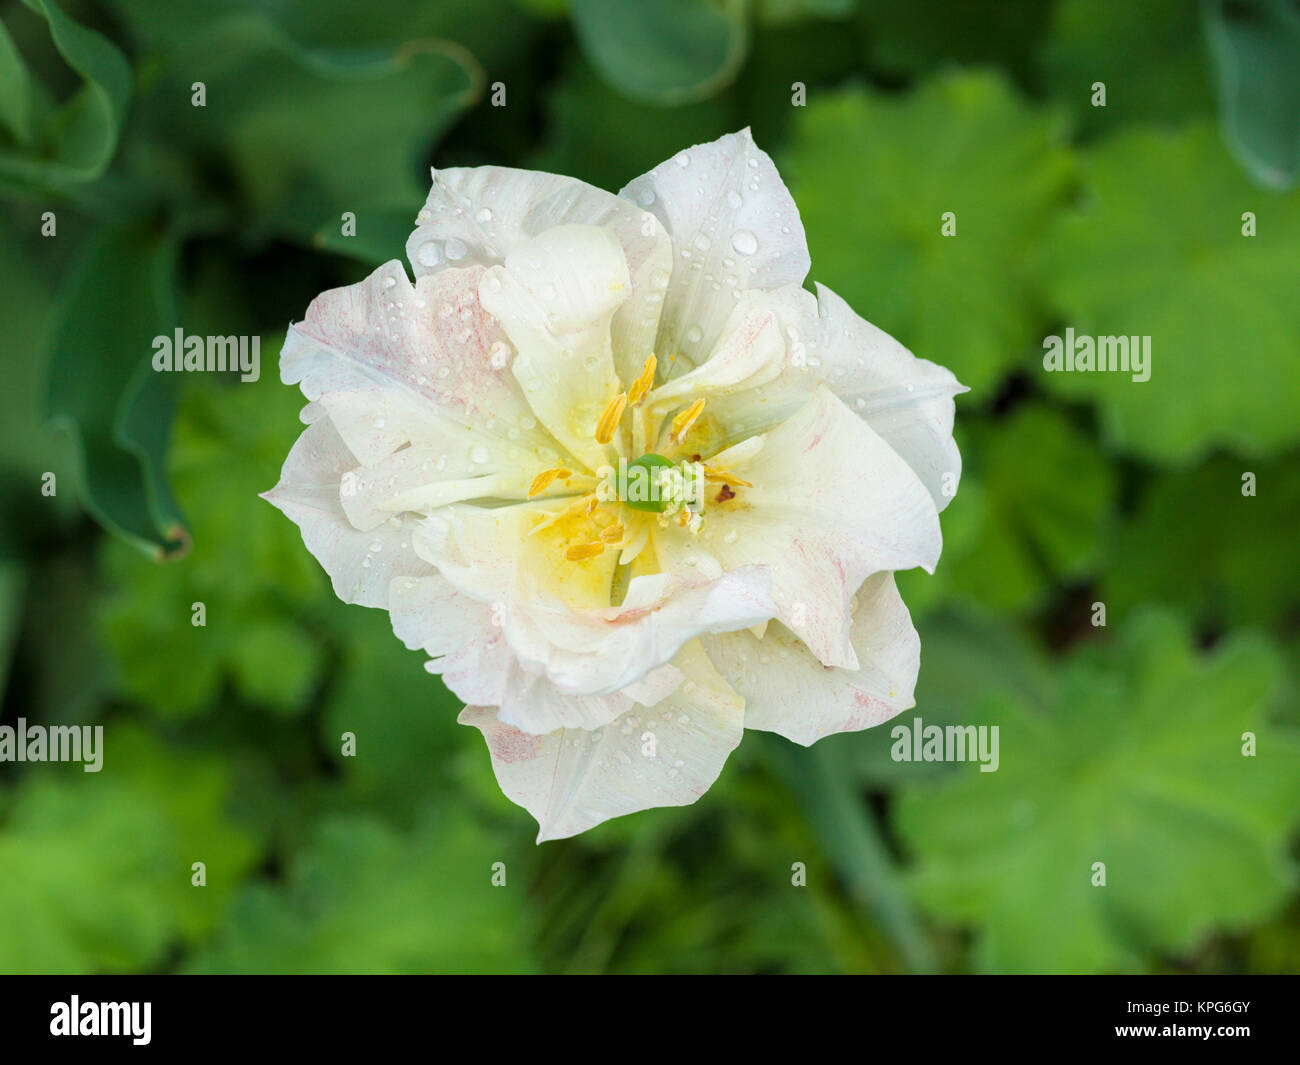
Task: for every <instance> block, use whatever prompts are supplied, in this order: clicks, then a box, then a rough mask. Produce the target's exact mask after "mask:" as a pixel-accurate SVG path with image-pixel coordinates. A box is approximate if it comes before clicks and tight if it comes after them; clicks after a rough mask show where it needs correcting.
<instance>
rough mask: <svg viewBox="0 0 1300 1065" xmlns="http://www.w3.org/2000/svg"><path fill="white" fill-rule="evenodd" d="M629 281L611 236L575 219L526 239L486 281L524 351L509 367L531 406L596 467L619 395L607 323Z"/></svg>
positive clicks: (491, 300) (493, 303)
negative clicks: (602, 424)
mask: <svg viewBox="0 0 1300 1065" xmlns="http://www.w3.org/2000/svg"><path fill="white" fill-rule="evenodd" d="M628 285H629V279H628V272H627V262H626V261H625V259H624V257H623V249H622V248H621V247H620V246H619V243H618V240H617V239H616V238H615V236H614V234H613V233H611V232H610V231H609V230H607V229H600V228H597V227H596V226H572V225H571V226H559V227H556V228H555V229H550V230H547V231H546V232H545V233H543V234H542V235H541V236H540V237H536V238H535V239H533V240H531V241H528V242H526V243H524V244H521V245H520V246H519V247H518V248H516V249H515V250H514V251H512V252H511V253H510V254H509V255H508V256H507V257H506V261H505V265H504V266H494V267H492V268H491V269H489V270H488V271H487V273H486V274H485V275H484V277H483V280H482V282H481V283H480V285H479V295H480V298H481V299H482V301H483V306H484V307H485V308H486V309H487V311H488V312H489V313H490V314H492V315H493V316H495V317H496V319H497V321H499V322H500V323H501V326H502V328H504V329H505V331H506V334H507V335H508V336H509V337H510V339H511V341H512V342H513V343H514V346H515V348H516V349H517V350H518V354H516V355H515V358H514V361H513V363H512V364H511V372H512V373H513V374H514V376H515V379H516V380H517V381H518V382H519V384H520V386H521V387H522V389H523V392H524V395H525V396H526V397H527V398H528V402H529V404H530V406H531V407H532V409H533V412H534V413H535V414H536V415H537V417H538V418H539V419H540V420H541V422H542V424H543V425H545V426H546V428H547V429H548V430H550V432H551V434H552V435H553V436H554V437H555V439H556V440H558V441H560V443H562V444H563V445H564V446H565V447H566V448H567V449H568V452H569V454H570V455H572V456H573V457H574V458H576V459H577V460H578V461H579V462H581V463H582V464H584V465H585V466H586V468H587V470H588V471H589V472H592V473H594V472H595V471H596V470H598V469H600V467H601V466H603V465H605V464H606V462H607V461H608V459H609V458H610V455H609V454H607V452H606V449H605V447H603V446H602V445H600V444H598V443H597V442H596V440H595V437H594V433H595V429H596V423H597V422H598V421H599V420H600V416H601V414H602V412H603V411H604V410H605V408H606V406H608V404H609V402H610V401H611V400H612V399H613V398H614V397H615V396H616V395H617V394H618V393H619V391H620V384H619V378H618V374H617V373H616V371H615V367H614V350H613V346H612V342H611V339H610V321H611V319H612V317H613V315H614V313H615V312H616V311H617V310H618V308H619V307H620V306H622V304H623V302H624V300H626V299H627V295H628Z"/></svg>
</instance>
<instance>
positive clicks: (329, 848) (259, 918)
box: [189, 811, 531, 973]
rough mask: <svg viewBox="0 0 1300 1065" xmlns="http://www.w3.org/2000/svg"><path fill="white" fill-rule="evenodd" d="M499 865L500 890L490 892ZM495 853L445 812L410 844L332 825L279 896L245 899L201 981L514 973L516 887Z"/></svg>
mask: <svg viewBox="0 0 1300 1065" xmlns="http://www.w3.org/2000/svg"><path fill="white" fill-rule="evenodd" d="M494 862H505V866H506V884H505V886H504V887H494V886H493V885H492V882H491V881H492V874H493V869H492V866H493V863H494ZM522 872H523V868H522V863H520V865H519V866H518V867H517V866H515V864H514V863H513V862H512V861H511V860H510V855H508V854H507V853H505V852H504V851H503V850H502V849H501V848H500V845H499V844H498V843H497V842H496V841H495V840H494V839H493V838H492V837H491V836H490V835H488V834H486V833H485V832H484V831H483V829H482V828H481V827H480V826H478V825H475V824H474V823H473V822H470V821H468V820H466V819H465V818H464V816H463V815H459V814H456V813H454V812H453V811H441V812H439V814H438V816H437V817H436V819H435V818H434V817H432V816H430V817H426V818H425V819H424V820H423V822H422V823H421V824H420V825H419V826H417V828H416V829H415V830H414V831H413V832H411V833H410V834H399V833H397V832H395V831H394V830H392V829H391V828H389V827H387V826H386V825H384V824H383V823H382V822H380V821H377V820H374V819H370V818H363V817H356V816H346V817H343V816H340V817H335V818H331V819H328V820H326V821H324V822H322V823H321V824H320V825H319V826H318V827H317V829H316V831H315V834H314V838H313V840H312V841H311V843H310V844H309V846H308V847H307V849H305V850H304V851H302V852H300V853H298V854H297V855H295V856H294V858H293V860H292V863H291V864H290V867H289V874H288V883H287V884H286V885H285V886H284V887H273V886H271V885H269V884H257V885H254V886H253V887H250V888H248V889H247V890H246V891H245V892H244V894H243V895H242V897H241V898H240V899H239V901H238V903H237V904H236V906H235V907H234V909H233V911H232V913H231V916H230V919H229V920H228V921H227V923H226V925H225V926H224V927H223V928H222V930H221V931H220V933H219V934H218V935H217V937H216V938H215V940H214V941H213V943H212V945H211V946H210V947H209V948H208V949H207V950H205V951H203V952H202V953H201V954H200V955H199V956H198V958H197V959H195V960H194V961H193V962H192V963H191V964H190V966H189V968H190V970H191V971H195V972H200V973H427V972H453V973H478V972H519V971H526V970H528V969H530V968H531V963H530V962H529V960H528V958H527V956H526V955H525V954H524V953H523V951H522V950H521V948H520V946H519V942H520V939H521V938H522V937H521V936H520V934H519V933H520V922H521V913H520V903H521V899H522V892H523V889H524V884H525V881H524V879H523V876H522Z"/></svg>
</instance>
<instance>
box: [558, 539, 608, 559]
mask: <svg viewBox="0 0 1300 1065" xmlns="http://www.w3.org/2000/svg"><path fill="white" fill-rule="evenodd" d="M604 550H605V545H604V544H602V543H599V542H597V543H591V544H574V545H573V546H572V547H566V548H565V549H564V557H565V558H567V559H568V560H569V561H570V562H582V561H584V560H585V559H588V558H595V557H596V556H598V555H600V554H602V553H603V552H604Z"/></svg>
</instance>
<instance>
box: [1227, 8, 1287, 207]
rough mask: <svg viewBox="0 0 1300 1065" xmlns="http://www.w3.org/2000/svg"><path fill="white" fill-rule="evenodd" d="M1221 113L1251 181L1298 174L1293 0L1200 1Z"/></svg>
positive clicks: (1273, 181) (1280, 182) (1274, 182)
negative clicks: (1252, 179) (1212, 58)
mask: <svg viewBox="0 0 1300 1065" xmlns="http://www.w3.org/2000/svg"><path fill="white" fill-rule="evenodd" d="M1203 10H1204V12H1205V35H1206V37H1207V38H1208V40H1209V42H1210V53H1211V54H1212V55H1213V57H1214V66H1215V73H1216V74H1217V82H1218V89H1219V112H1220V114H1221V115H1222V119H1223V127H1224V133H1225V135H1226V136H1227V140H1228V143H1229V144H1230V145H1231V146H1232V150H1233V151H1234V152H1235V153H1236V155H1237V157H1238V158H1239V159H1240V160H1241V161H1242V163H1243V165H1244V166H1245V167H1246V169H1247V170H1248V171H1249V172H1250V174H1251V175H1252V176H1253V177H1254V178H1255V180H1257V181H1259V182H1261V183H1262V184H1264V185H1268V186H1270V187H1272V188H1290V187H1291V186H1293V185H1294V184H1295V183H1296V179H1297V178H1300V65H1298V64H1297V62H1296V57H1297V56H1298V55H1300V8H1297V7H1296V5H1295V3H1294V2H1293V0H1232V2H1231V3H1230V2H1228V0H1203Z"/></svg>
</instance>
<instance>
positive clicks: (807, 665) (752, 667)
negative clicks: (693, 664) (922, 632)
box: [703, 573, 921, 747]
mask: <svg viewBox="0 0 1300 1065" xmlns="http://www.w3.org/2000/svg"><path fill="white" fill-rule="evenodd" d="M854 601H855V604H856V606H855V611H854V614H853V625H852V628H851V630H850V639H851V640H852V641H853V649H854V651H855V652H856V653H857V657H858V663H859V668H858V669H857V670H849V669H836V668H830V669H828V668H827V667H826V666H823V665H822V664H821V662H819V661H818V660H817V657H816V656H815V655H813V654H812V652H810V651H809V650H808V648H807V646H806V645H805V644H804V643H803V641H801V640H799V639H798V638H797V637H796V636H795V635H794V634H793V633H792V632H790V630H789V629H787V628H786V627H785V626H783V625H781V624H772V625H769V626H768V627H767V631H766V632H765V633H764V635H763V637H762V638H761V639H759V638H758V637H756V636H754V635H753V634H752V633H749V632H732V633H726V634H724V635H721V636H706V637H705V638H704V640H703V643H704V647H705V650H707V651H708V654H709V658H710V659H711V660H712V662H713V664H714V666H715V667H716V668H717V670H718V672H719V673H720V674H721V675H722V677H723V679H725V680H726V681H727V683H728V684H730V685H731V686H732V687H733V688H734V689H735V690H736V691H737V692H738V693H739V694H740V695H741V696H743V697H744V699H745V727H746V728H752V729H762V730H763V731H765V732H776V733H779V734H780V735H782V736H784V737H785V738H786V739H788V740H793V741H794V742H795V743H801V744H803V745H804V746H805V747H807V746H809V745H810V744H813V743H815V742H816V741H817V740H819V739H821V738H822V737H823V736H828V735H831V734H832V733H836V732H856V731H858V730H859V729H864V728H872V727H873V726H875V725H879V724H880V723H881V722H883V721H888V720H889V719H890V718H891V717H893V716H894V715H895V714H898V713H901V712H902V711H903V710H907V709H909V708H910V707H912V706H914V705H916V703H915V699H914V698H913V691H914V689H915V687H916V676H917V672H918V670H919V669H920V666H921V640H920V637H919V636H918V635H917V633H916V629H915V628H913V627H912V619H911V616H910V615H909V614H908V612H907V607H906V606H905V605H904V604H903V600H902V598H901V597H900V596H899V594H898V589H897V588H896V587H895V584H894V576H893V574H892V573H877V574H873V575H872V576H870V577H868V578H867V579H866V581H864V582H863V584H862V587H861V588H860V589H858V593H857V595H856V596H855V597H854Z"/></svg>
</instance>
